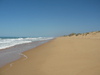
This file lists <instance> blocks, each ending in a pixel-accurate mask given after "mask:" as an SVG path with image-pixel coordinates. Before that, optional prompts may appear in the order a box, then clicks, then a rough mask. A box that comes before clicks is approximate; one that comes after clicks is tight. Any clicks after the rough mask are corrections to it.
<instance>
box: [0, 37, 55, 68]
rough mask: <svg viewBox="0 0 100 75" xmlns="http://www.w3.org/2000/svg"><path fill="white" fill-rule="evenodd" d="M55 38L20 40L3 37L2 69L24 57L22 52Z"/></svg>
mask: <svg viewBox="0 0 100 75" xmlns="http://www.w3.org/2000/svg"><path fill="white" fill-rule="evenodd" d="M51 39H53V37H37V38H25V37H23V38H19V37H1V38H0V67H2V66H4V65H6V64H8V63H10V62H12V61H15V60H17V59H19V58H20V57H22V56H24V57H25V58H27V56H25V55H23V54H22V52H24V51H26V50H29V49H32V48H34V47H37V46H39V45H41V44H43V43H45V42H48V41H49V40H51Z"/></svg>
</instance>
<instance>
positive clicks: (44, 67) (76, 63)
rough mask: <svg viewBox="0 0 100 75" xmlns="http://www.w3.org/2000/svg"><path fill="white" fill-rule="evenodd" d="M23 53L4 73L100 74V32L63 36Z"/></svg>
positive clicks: (4, 74)
mask: <svg viewBox="0 0 100 75" xmlns="http://www.w3.org/2000/svg"><path fill="white" fill-rule="evenodd" d="M23 54H24V55H25V57H23V58H21V59H19V60H17V61H15V62H12V63H10V64H8V65H6V66H4V67H2V68H1V69H0V75H100V33H96V34H95V35H94V34H92V33H89V34H88V35H86V36H83V35H79V36H72V37H59V38H56V39H54V40H52V41H50V42H48V43H45V44H42V45H41V46H38V47H36V48H34V49H31V50H29V51H26V52H24V53H23Z"/></svg>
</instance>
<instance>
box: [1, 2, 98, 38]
mask: <svg viewBox="0 0 100 75" xmlns="http://www.w3.org/2000/svg"><path fill="white" fill-rule="evenodd" d="M97 30H100V0H0V36H17V37H18V36H19V37H22V36H25V37H38V36H61V35H66V34H70V33H73V32H74V33H83V32H90V31H97Z"/></svg>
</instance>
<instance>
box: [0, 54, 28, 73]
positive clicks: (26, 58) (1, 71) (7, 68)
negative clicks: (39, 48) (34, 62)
mask: <svg viewBox="0 0 100 75" xmlns="http://www.w3.org/2000/svg"><path fill="white" fill-rule="evenodd" d="M20 55H22V56H23V57H25V59H23V61H25V60H27V59H28V57H27V56H26V55H25V54H22V53H20ZM13 64H14V63H11V64H10V65H9V66H10V67H9V68H7V69H6V70H4V71H1V72H5V71H7V70H9V69H10V68H11V67H12V66H13Z"/></svg>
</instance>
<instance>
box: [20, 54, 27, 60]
mask: <svg viewBox="0 0 100 75" xmlns="http://www.w3.org/2000/svg"><path fill="white" fill-rule="evenodd" d="M20 55H22V56H23V57H25V59H23V60H26V59H28V56H26V55H25V54H23V53H20Z"/></svg>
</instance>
